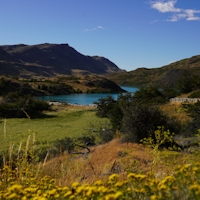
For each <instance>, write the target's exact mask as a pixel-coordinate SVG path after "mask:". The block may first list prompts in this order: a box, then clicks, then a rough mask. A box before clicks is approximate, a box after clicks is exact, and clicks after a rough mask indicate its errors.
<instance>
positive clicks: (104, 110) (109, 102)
mask: <svg viewBox="0 0 200 200" xmlns="http://www.w3.org/2000/svg"><path fill="white" fill-rule="evenodd" d="M116 103H117V101H116V100H115V99H114V98H113V97H112V96H108V97H106V98H99V100H98V101H97V102H95V104H96V105H97V116H99V117H108V115H109V113H110V111H111V110H112V109H113V107H114V106H115V105H116Z"/></svg>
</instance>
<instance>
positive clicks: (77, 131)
mask: <svg viewBox="0 0 200 200" xmlns="http://www.w3.org/2000/svg"><path fill="white" fill-rule="evenodd" d="M47 116H49V117H46V118H40V119H14V118H13V119H6V141H4V142H6V144H7V147H8V146H9V145H10V142H15V143H19V142H21V141H22V140H26V139H27V137H28V135H30V134H31V135H32V134H33V133H34V134H35V136H36V138H37V140H39V141H48V142H52V141H55V140H57V139H62V138H64V137H72V138H76V137H80V136H83V135H84V134H88V132H89V130H88V129H90V128H92V127H91V126H94V127H95V128H96V129H97V130H98V129H99V128H100V127H101V126H103V125H104V124H105V123H106V122H108V121H107V119H105V118H98V117H96V115H95V110H94V109H83V108H80V109H78V108H76V109H70V108H67V109H63V110H61V111H59V112H56V111H52V112H48V113H47ZM90 134H92V132H91V131H90ZM95 134H96V133H95ZM0 138H2V142H3V140H5V138H4V123H3V120H1V123H0ZM2 148H4V147H3V146H0V151H1V150H3V149H2Z"/></svg>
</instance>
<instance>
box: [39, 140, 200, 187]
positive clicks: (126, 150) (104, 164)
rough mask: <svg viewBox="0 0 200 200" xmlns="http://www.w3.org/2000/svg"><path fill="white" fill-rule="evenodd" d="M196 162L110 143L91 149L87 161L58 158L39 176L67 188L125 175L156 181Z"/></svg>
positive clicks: (187, 157) (179, 155) (186, 156)
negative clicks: (150, 177) (147, 175)
mask: <svg viewBox="0 0 200 200" xmlns="http://www.w3.org/2000/svg"><path fill="white" fill-rule="evenodd" d="M194 160H195V161H199V158H198V157H195V156H193V155H189V154H187V153H183V152H173V151H159V152H158V153H157V154H156V155H155V154H154V153H153V150H152V149H150V148H148V147H144V146H142V145H139V144H133V143H121V142H120V139H119V138H118V139H114V140H112V141H111V142H109V143H107V144H103V145H98V146H95V147H92V148H91V153H90V154H88V157H84V156H81V157H80V156H77V155H76V156H74V155H71V154H70V155H69V154H66V155H62V156H60V157H58V158H55V159H51V160H50V161H47V162H46V163H45V165H44V171H43V173H42V175H50V176H51V177H53V178H55V179H56V181H57V183H58V184H59V185H70V184H72V183H73V182H74V181H78V182H80V183H90V184H92V183H94V182H95V181H96V180H99V179H100V180H105V179H106V178H108V176H109V175H111V174H113V173H117V174H119V175H120V177H121V179H125V177H126V176H127V174H128V173H130V172H134V173H154V174H155V175H156V177H157V178H163V177H164V176H166V175H171V174H173V172H174V171H175V168H176V167H177V166H178V165H183V164H186V163H191V162H193V161H194Z"/></svg>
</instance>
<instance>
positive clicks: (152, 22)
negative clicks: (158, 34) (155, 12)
mask: <svg viewBox="0 0 200 200" xmlns="http://www.w3.org/2000/svg"><path fill="white" fill-rule="evenodd" d="M156 22H158V20H157V19H156V20H154V21H151V22H149V23H150V24H154V23H156Z"/></svg>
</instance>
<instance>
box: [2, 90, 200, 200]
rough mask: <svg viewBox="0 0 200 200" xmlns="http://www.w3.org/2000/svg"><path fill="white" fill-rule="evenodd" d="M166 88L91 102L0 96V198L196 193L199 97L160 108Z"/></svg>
mask: <svg viewBox="0 0 200 200" xmlns="http://www.w3.org/2000/svg"><path fill="white" fill-rule="evenodd" d="M174 92H175V91H174V90H169V89H167V90H166V89H163V90H159V89H157V88H154V87H147V88H141V89H140V90H139V91H137V92H136V93H135V94H134V95H131V94H129V93H127V94H121V95H119V96H118V99H117V100H114V99H113V98H112V97H107V98H104V99H99V101H98V102H96V104H97V109H94V108H87V109H83V108H80V107H73V108H72V107H68V106H67V105H64V104H62V105H60V106H58V107H53V108H50V107H49V105H48V104H46V103H42V102H37V101H32V99H31V97H28V96H23V97H20V96H13V94H9V95H8V96H7V97H4V99H3V100H2V103H5V104H4V106H2V107H1V110H4V108H5V107H6V106H8V107H7V108H6V109H7V110H5V112H4V113H2V114H3V115H6V114H7V112H8V113H9V112H11V113H9V119H2V121H1V124H0V125H1V130H2V138H3V145H2V147H1V148H2V149H1V155H0V156H1V171H0V181H1V182H0V198H1V199H35V200H36V199H184V200H185V199H199V198H200V168H199V167H200V166H199V165H200V164H199V163H200V160H199V152H200V145H199V141H200V136H199V135H200V134H199V127H200V124H199V119H200V114H199V113H200V112H199V110H200V103H199V102H197V103H194V104H179V105H178V107H175V108H174V107H173V106H171V105H170V106H168V107H167V104H166V103H165V102H166V101H167V100H168V98H169V97H170V96H173V95H172V94H174ZM10 95H11V97H12V98H9V96H10ZM197 95H198V94H197ZM13 97H14V98H13ZM38 103H39V104H38ZM1 105H2V104H1ZM5 105H6V106H5ZM32 105H33V106H32ZM38 105H42V107H40V106H38ZM31 106H32V107H31ZM34 107H35V110H34V109H33V108H34ZM36 108H37V109H38V108H41V109H40V110H39V113H38V112H36V113H35V111H36ZM169 109H171V111H169ZM6 111H7V112H6ZM16 111H17V113H18V115H17V117H22V118H17V119H16V118H12V115H13V114H15V112H16ZM177 113H178V114H177ZM182 113H184V115H185V117H184V120H180V116H182ZM22 114H23V116H22ZM35 114H36V115H35ZM15 117H16V116H15ZM23 117H25V118H23ZM176 138H179V142H177V139H176ZM180 138H181V139H180Z"/></svg>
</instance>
